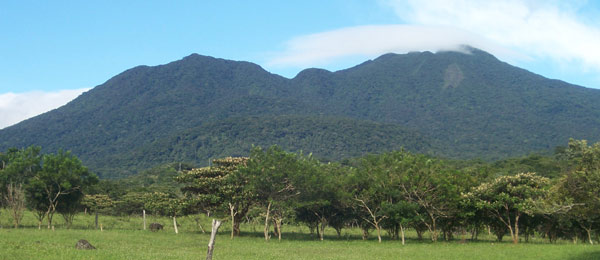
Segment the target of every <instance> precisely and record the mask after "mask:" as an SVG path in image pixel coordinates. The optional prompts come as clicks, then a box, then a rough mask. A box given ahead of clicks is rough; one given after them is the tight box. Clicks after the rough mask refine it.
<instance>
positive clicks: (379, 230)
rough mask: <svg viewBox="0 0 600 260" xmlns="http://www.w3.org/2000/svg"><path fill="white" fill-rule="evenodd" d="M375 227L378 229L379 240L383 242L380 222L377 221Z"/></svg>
mask: <svg viewBox="0 0 600 260" xmlns="http://www.w3.org/2000/svg"><path fill="white" fill-rule="evenodd" d="M375 229H377V240H378V241H379V243H381V227H380V226H379V223H375Z"/></svg>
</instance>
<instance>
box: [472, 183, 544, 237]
mask: <svg viewBox="0 0 600 260" xmlns="http://www.w3.org/2000/svg"><path fill="white" fill-rule="evenodd" d="M548 184H549V180H548V179H547V178H544V177H540V176H537V175H536V174H535V173H519V174H517V175H514V176H501V177H498V178H496V179H495V180H493V181H492V182H488V183H483V184H481V185H479V186H477V187H474V188H473V189H471V191H470V192H468V193H466V194H464V195H463V197H464V199H466V200H467V201H468V203H472V205H474V206H475V207H477V208H478V209H480V210H483V211H485V212H486V213H487V214H489V215H490V216H493V217H494V218H495V220H497V221H499V222H500V223H502V224H503V225H504V227H506V228H507V229H508V230H509V232H510V236H511V238H512V241H513V243H515V244H516V243H518V242H519V220H520V219H521V217H522V216H523V215H529V216H533V215H534V214H535V213H536V208H537V207H538V206H537V203H538V202H539V201H542V200H543V199H545V198H546V196H547V191H548V190H547V189H546V187H547V186H548Z"/></svg>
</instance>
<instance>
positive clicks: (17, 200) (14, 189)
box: [4, 183, 25, 228]
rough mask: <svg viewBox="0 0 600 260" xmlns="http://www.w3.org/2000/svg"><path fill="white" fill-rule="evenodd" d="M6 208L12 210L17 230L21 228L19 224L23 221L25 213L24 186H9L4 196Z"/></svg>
mask: <svg viewBox="0 0 600 260" xmlns="http://www.w3.org/2000/svg"><path fill="white" fill-rule="evenodd" d="M4 200H5V201H6V206H7V207H8V208H9V209H10V213H11V216H12V219H13V223H14V225H15V228H19V224H20V223H21V220H22V219H23V213H24V211H25V192H24V190H23V185H22V184H19V185H17V184H14V183H11V184H9V185H8V186H7V189H6V194H5V195H4Z"/></svg>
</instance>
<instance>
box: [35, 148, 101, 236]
mask: <svg viewBox="0 0 600 260" xmlns="http://www.w3.org/2000/svg"><path fill="white" fill-rule="evenodd" d="M97 181H98V178H97V177H96V175H94V174H93V173H90V172H89V171H88V169H87V168H86V167H84V166H83V165H82V164H81V161H80V160H79V159H78V158H77V157H76V156H74V155H72V154H71V152H68V151H67V152H64V151H62V150H59V151H58V153H56V154H46V155H44V156H43V159H42V168H41V170H40V171H39V172H37V174H35V175H34V176H33V178H32V179H31V180H30V182H29V184H28V187H27V190H28V192H29V193H30V196H29V198H30V199H32V200H33V201H32V204H33V205H34V208H36V210H39V207H40V206H47V209H46V213H45V214H46V216H47V218H48V228H50V227H51V226H52V218H53V215H54V213H55V212H56V210H57V208H58V205H59V203H79V202H80V201H81V199H82V198H83V192H82V188H84V187H85V186H88V185H92V184H94V183H95V182H97ZM67 195H69V196H67ZM67 199H68V201H67Z"/></svg>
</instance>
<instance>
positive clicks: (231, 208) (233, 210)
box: [229, 203, 236, 239]
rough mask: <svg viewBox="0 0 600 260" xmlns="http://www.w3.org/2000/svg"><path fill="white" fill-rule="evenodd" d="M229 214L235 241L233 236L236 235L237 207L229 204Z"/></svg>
mask: <svg viewBox="0 0 600 260" xmlns="http://www.w3.org/2000/svg"><path fill="white" fill-rule="evenodd" d="M229 213H230V215H231V239H233V236H234V235H235V214H236V212H235V207H234V206H233V205H232V204H231V203H229Z"/></svg>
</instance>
